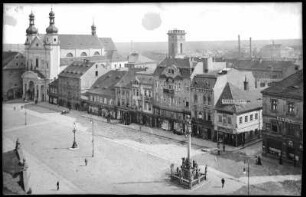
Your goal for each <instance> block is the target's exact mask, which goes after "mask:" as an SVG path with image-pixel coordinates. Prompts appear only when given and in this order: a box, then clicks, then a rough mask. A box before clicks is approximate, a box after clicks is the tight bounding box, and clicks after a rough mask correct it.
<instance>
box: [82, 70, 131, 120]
mask: <svg viewBox="0 0 306 197" xmlns="http://www.w3.org/2000/svg"><path fill="white" fill-rule="evenodd" d="M126 72H127V71H118V70H111V71H109V72H107V73H105V74H104V75H102V76H101V77H99V79H98V80H97V81H96V82H95V83H94V84H93V85H92V87H91V88H90V89H89V90H88V91H86V93H84V95H86V96H87V97H88V100H87V101H86V102H87V103H88V112H89V113H91V114H95V115H98V116H103V117H107V116H108V115H110V117H111V118H114V119H118V117H119V116H118V115H117V114H118V110H117V107H116V105H115V104H116V103H115V101H116V97H115V95H116V94H115V87H114V85H115V84H116V83H118V82H119V81H120V79H121V78H122V77H123V76H124V75H125V74H126Z"/></svg>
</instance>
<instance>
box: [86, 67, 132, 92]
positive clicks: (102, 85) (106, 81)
mask: <svg viewBox="0 0 306 197" xmlns="http://www.w3.org/2000/svg"><path fill="white" fill-rule="evenodd" d="M126 73H127V71H118V70H111V71H109V72H107V73H105V74H104V75H102V76H101V77H99V78H98V79H97V80H96V82H95V83H94V84H93V85H92V86H91V88H90V89H89V90H88V91H87V92H86V94H88V93H92V94H99V95H104V96H107V97H114V96H115V88H114V86H115V85H116V83H118V82H119V81H120V79H121V78H122V77H123V76H124V75H125V74H126Z"/></svg>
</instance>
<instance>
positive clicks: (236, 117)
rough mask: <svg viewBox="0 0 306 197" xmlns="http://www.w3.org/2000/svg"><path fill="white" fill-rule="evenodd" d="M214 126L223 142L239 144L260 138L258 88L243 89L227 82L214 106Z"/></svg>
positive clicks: (260, 112)
mask: <svg viewBox="0 0 306 197" xmlns="http://www.w3.org/2000/svg"><path fill="white" fill-rule="evenodd" d="M214 126H215V130H216V131H217V135H218V137H217V138H218V140H219V141H223V142H224V143H225V144H229V145H233V146H239V145H242V144H244V143H246V142H248V141H251V140H253V139H256V138H260V132H261V130H262V95H261V93H260V92H259V90H251V91H245V90H242V89H239V88H238V87H236V86H235V85H233V84H232V83H227V84H226V86H225V87H224V89H223V91H222V93H221V95H220V97H219V99H218V101H217V104H216V106H215V119H214Z"/></svg>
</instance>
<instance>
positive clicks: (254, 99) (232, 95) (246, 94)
mask: <svg viewBox="0 0 306 197" xmlns="http://www.w3.org/2000/svg"><path fill="white" fill-rule="evenodd" d="M261 98H262V96H261V94H260V91H258V90H252V91H244V90H241V89H239V88H238V87H236V86H234V85H233V84H231V83H226V85H225V87H224V89H223V91H222V93H221V96H220V97H219V100H218V101H217V103H216V107H215V109H217V110H221V111H227V112H232V113H238V114H239V113H243V112H247V111H251V110H255V109H258V108H261V107H262V99H261ZM223 99H229V100H233V101H235V102H236V103H235V104H224V103H222V100H223ZM239 101H245V102H239Z"/></svg>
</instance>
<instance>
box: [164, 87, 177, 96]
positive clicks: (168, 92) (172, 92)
mask: <svg viewBox="0 0 306 197" xmlns="http://www.w3.org/2000/svg"><path fill="white" fill-rule="evenodd" d="M163 93H166V94H172V95H173V94H174V90H171V89H165V88H164V89H163Z"/></svg>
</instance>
